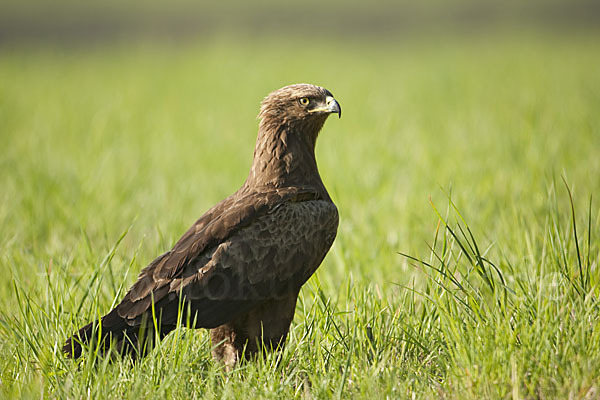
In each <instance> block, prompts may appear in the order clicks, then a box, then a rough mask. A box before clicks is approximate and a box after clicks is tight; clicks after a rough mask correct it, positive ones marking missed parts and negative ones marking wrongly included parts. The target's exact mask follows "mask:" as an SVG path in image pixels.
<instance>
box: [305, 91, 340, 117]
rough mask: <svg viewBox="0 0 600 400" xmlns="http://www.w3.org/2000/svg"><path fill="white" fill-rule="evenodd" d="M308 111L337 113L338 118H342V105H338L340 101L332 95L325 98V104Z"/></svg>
mask: <svg viewBox="0 0 600 400" xmlns="http://www.w3.org/2000/svg"><path fill="white" fill-rule="evenodd" d="M310 112H311V113H312V112H323V113H328V114H333V113H335V114H337V115H338V117H339V118H342V107H340V103H338V102H337V100H336V99H334V98H333V97H332V96H327V97H326V98H325V105H324V106H323V107H317V108H313V109H312V110H310Z"/></svg>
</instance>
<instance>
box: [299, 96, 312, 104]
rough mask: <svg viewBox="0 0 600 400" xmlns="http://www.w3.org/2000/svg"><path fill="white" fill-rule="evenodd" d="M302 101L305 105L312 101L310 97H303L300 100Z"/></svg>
mask: <svg viewBox="0 0 600 400" xmlns="http://www.w3.org/2000/svg"><path fill="white" fill-rule="evenodd" d="M298 101H299V102H300V104H302V105H303V106H307V105H308V103H310V99H309V98H308V97H302V98H301V99H300V100H298Z"/></svg>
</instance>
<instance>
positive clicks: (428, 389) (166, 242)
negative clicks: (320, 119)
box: [0, 33, 600, 398]
mask: <svg viewBox="0 0 600 400" xmlns="http://www.w3.org/2000/svg"><path fill="white" fill-rule="evenodd" d="M599 39H600V37H599V36H598V34H596V33H587V34H585V35H583V34H582V35H573V36H565V37H560V36H558V35H556V36H549V37H541V36H536V35H533V34H528V35H527V34H526V35H523V36H516V35H508V36H502V35H501V36H497V37H488V38H485V39H483V38H480V39H473V38H470V39H469V38H467V37H462V38H461V37H458V38H454V39H447V40H444V41H441V42H440V41H438V42H437V43H434V42H433V41H428V40H425V39H423V40H421V41H400V42H395V41H393V40H391V39H390V40H382V41H380V42H379V43H375V42H367V41H365V42H362V43H361V42H359V43H350V42H345V43H344V42H339V43H338V42H335V43H327V44H314V43H312V42H313V41H312V40H309V39H303V38H302V37H301V35H300V33H299V35H298V37H297V38H295V39H288V40H283V39H279V40H273V39H271V40H262V41H260V42H259V41H253V40H246V41H243V40H237V39H235V38H229V39H227V38H225V39H218V40H214V41H211V42H206V43H204V44H193V43H188V44H186V45H180V46H178V47H173V46H169V45H168V44H167V43H154V44H149V43H146V44H142V45H135V46H126V45H125V44H123V45H110V46H109V45H105V46H97V47H94V48H92V49H83V48H71V49H65V48H36V47H29V48H20V49H12V50H10V49H7V48H5V49H3V50H2V56H1V57H0V76H1V77H2V79H0V137H1V139H2V148H1V151H0V187H1V188H2V190H0V226H2V229H1V230H0V235H1V236H0V273H1V274H2V276H3V277H4V278H3V279H1V280H0V374H1V382H0V394H1V396H2V397H5V398H15V397H25V398H29V397H36V398H39V397H40V396H44V397H52V398H83V397H89V398H190V397H191V398H202V397H209V398H211V397H215V398H244V397H259V398H263V397H268V398H290V397H307V398H310V397H315V398H323V397H330V396H334V397H342V398H350V397H358V398H379V397H383V396H389V397H391V398H409V397H411V396H412V395H413V394H414V395H415V397H417V398H421V397H430V398H438V397H448V398H510V397H512V398H567V397H573V398H584V397H587V398H598V397H599V396H600V386H599V385H598V381H599V379H600V372H599V371H600V336H599V335H600V322H599V309H598V308H599V306H600V304H599V294H600V293H599V292H600V289H599V284H600V276H599V271H598V264H599V261H600V255H599V253H600V239H599V238H600V213H599V207H598V199H597V197H598V193H599V189H600V178H599V177H600V157H599V154H600V153H599V149H600V112H598V110H600V74H598V65H600V52H598V51H597V50H598V46H597V43H598V40H599ZM304 81H306V82H312V83H316V84H321V85H323V86H325V87H327V88H328V89H330V90H331V91H332V92H333V93H334V94H335V95H336V98H337V99H338V100H339V101H340V103H341V105H342V108H343V118H342V119H341V120H337V119H335V120H334V119H331V120H330V121H328V122H327V124H326V126H325V129H324V131H323V132H322V135H321V137H320V138H319V142H318V144H317V146H318V148H317V157H318V162H319V165H320V170H321V174H322V176H323V178H324V181H325V183H326V185H327V187H328V188H329V189H330V192H331V194H332V197H333V198H334V201H335V202H336V203H337V205H338V207H339V210H340V217H341V222H340V229H339V232H338V238H337V239H336V243H335V244H334V247H333V249H332V251H331V252H330V254H329V255H328V256H327V258H326V260H325V261H324V263H323V265H322V266H321V268H320V269H319V271H318V273H317V274H316V276H315V277H314V278H313V279H311V280H310V281H309V283H308V284H307V285H306V286H305V287H304V289H303V290H302V293H301V297H300V300H299V302H298V306H297V311H296V316H295V319H294V323H293V325H292V331H291V335H290V338H289V340H288V345H287V347H286V349H285V351H284V352H283V354H282V355H281V359H280V360H278V359H277V358H276V357H275V356H270V357H267V358H266V359H264V360H259V361H257V362H251V363H244V364H241V365H240V366H239V367H238V368H237V369H236V370H234V371H233V372H231V373H229V374H227V373H225V372H224V371H223V369H222V367H221V366H220V365H219V364H216V363H214V362H213V361H212V360H211V357H210V341H209V338H208V335H207V332H205V331H201V330H198V331H192V330H185V329H181V330H178V331H176V332H175V333H174V334H172V335H170V336H169V337H168V338H167V339H166V340H165V341H164V342H162V344H161V345H160V346H159V347H158V348H157V349H155V350H154V351H153V352H152V353H151V354H150V355H149V356H148V357H147V358H145V359H143V360H142V361H140V362H138V363H132V362H131V361H130V360H127V359H126V360H114V361H113V362H109V360H107V359H104V360H103V359H97V357H96V356H95V354H94V349H93V348H92V349H89V352H88V353H87V354H86V356H85V357H84V358H83V360H82V361H81V362H73V361H71V360H67V359H65V358H64V357H63V356H62V355H61V352H60V347H61V346H62V343H63V341H64V339H65V338H66V337H67V336H68V335H69V334H71V333H72V332H73V331H74V330H75V329H76V328H77V327H79V326H80V325H82V324H83V323H86V322H88V321H89V320H90V319H93V318H94V317H96V316H97V315H99V314H102V313H105V312H106V311H108V310H109V309H110V307H111V306H112V305H114V304H115V302H116V301H118V299H119V298H120V297H121V296H122V295H123V293H124V291H125V290H126V289H127V288H128V287H129V285H130V284H131V283H132V282H133V281H134V279H135V277H136V275H137V273H138V271H139V270H140V269H141V268H143V267H144V266H145V265H146V264H147V263H148V262H149V261H151V260H152V259H153V258H154V257H155V256H156V255H158V254H159V253H161V252H162V251H165V250H167V249H169V248H170V246H171V245H172V244H173V243H174V242H175V241H176V240H177V239H178V237H179V236H180V235H181V234H182V233H183V232H184V230H185V229H186V228H187V227H188V226H189V225H190V224H191V223H192V222H193V221H194V220H195V219H196V218H197V217H198V216H200V215H201V214H202V213H203V212H204V211H205V210H206V209H207V208H208V207H210V206H211V205H212V204H214V203H215V202H217V201H219V200H221V199H222V198H224V197H225V196H227V195H228V194H230V193H231V192H233V191H234V190H236V189H237V187H238V186H239V185H240V184H241V183H242V182H243V180H244V179H245V176H246V174H247V171H248V168H249V166H250V161H251V155H252V150H253V145H254V140H255V135H256V129H257V121H256V119H255V117H256V114H257V112H258V105H259V102H260V100H261V99H262V97H263V96H264V95H266V94H267V93H268V92H269V91H271V90H273V89H276V88H278V87H281V86H283V85H285V84H289V83H295V82H304ZM563 178H564V181H565V182H566V184H565V182H563ZM567 187H568V188H569V189H570V190H571V191H572V194H573V201H572V202H571V200H570V196H569V193H568V190H567ZM593 196H595V197H593ZM430 201H431V203H430ZM432 205H433V207H432ZM571 207H573V210H574V211H573V210H572V208H571ZM400 253H402V254H404V255H402V254H400Z"/></svg>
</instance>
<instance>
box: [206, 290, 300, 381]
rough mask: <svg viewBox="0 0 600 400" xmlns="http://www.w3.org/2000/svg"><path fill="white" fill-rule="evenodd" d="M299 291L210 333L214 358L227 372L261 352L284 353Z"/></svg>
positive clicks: (263, 305)
mask: <svg viewBox="0 0 600 400" xmlns="http://www.w3.org/2000/svg"><path fill="white" fill-rule="evenodd" d="M297 299H298V291H297V290H296V291H293V292H291V293H289V294H288V295H285V296H282V297H279V298H277V299H272V300H267V301H265V302H264V303H262V304H260V305H259V306H257V307H255V308H253V309H252V310H250V311H249V312H247V313H245V314H243V315H241V316H239V317H237V318H236V319H234V320H233V321H231V322H228V323H226V324H223V325H221V326H218V327H216V328H214V329H211V331H210V337H211V340H212V344H213V346H215V347H214V348H213V351H212V354H213V357H214V358H215V359H216V360H218V361H221V362H223V363H224V364H225V366H226V368H227V370H231V369H232V368H233V366H234V365H235V364H236V363H237V362H238V361H239V360H240V359H241V358H242V357H244V358H246V359H249V358H251V357H252V356H254V355H255V354H257V353H258V352H259V351H263V350H265V351H273V350H276V349H279V350H282V349H283V346H284V344H285V339H286V338H287V334H288V331H289V329H290V324H291V323H292V319H293V318H294V311H295V309H296V300H297Z"/></svg>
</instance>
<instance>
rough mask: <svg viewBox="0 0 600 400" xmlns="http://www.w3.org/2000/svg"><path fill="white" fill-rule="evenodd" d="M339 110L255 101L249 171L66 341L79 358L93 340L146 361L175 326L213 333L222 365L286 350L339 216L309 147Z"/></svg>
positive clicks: (318, 92) (314, 102) (298, 91)
mask: <svg viewBox="0 0 600 400" xmlns="http://www.w3.org/2000/svg"><path fill="white" fill-rule="evenodd" d="M333 113H335V114H338V116H339V117H341V107H340V104H339V103H338V102H337V101H336V100H335V99H334V97H333V95H332V94H331V92H330V91H328V90H327V89H325V88H323V87H320V86H315V85H311V84H295V85H290V86H285V87H283V88H281V89H279V90H276V91H274V92H272V93H270V94H269V95H268V96H267V97H265V98H264V100H263V101H262V104H261V108H260V113H259V115H258V118H259V119H260V123H259V129H258V137H257V140H256V146H255V149H254V159H253V162H252V167H251V168H250V173H249V175H248V178H247V179H246V181H245V182H244V184H243V185H242V186H241V187H240V188H239V190H238V191H236V192H235V193H234V194H232V195H231V196H229V197H227V198H226V199H224V200H222V201H221V202H219V203H217V204H216V205H215V206H213V207H212V208H211V209H209V210H208V211H207V212H206V213H205V214H204V215H202V216H201V217H200V219H198V220H197V221H196V222H195V223H194V224H193V225H192V227H191V228H190V229H188V231H187V232H185V234H184V235H183V236H182V237H181V238H180V239H179V241H177V243H176V244H175V246H174V247H173V249H172V250H170V251H167V252H166V253H164V254H162V255H160V256H159V257H157V258H156V259H155V260H154V261H152V262H151V263H150V264H149V265H148V266H147V267H145V268H144V269H143V270H142V271H141V272H140V275H139V277H138V279H137V281H136V282H135V283H134V284H133V286H132V287H131V288H130V289H129V291H128V292H127V294H126V295H125V297H124V298H123V300H122V301H121V302H120V303H119V304H118V305H117V306H116V307H115V308H114V309H113V310H111V311H110V312H109V313H108V314H106V315H105V316H103V317H102V318H100V319H99V320H97V321H94V322H91V323H90V324H88V325H86V326H84V327H83V328H81V329H80V330H79V331H78V332H76V333H75V334H74V335H73V336H72V337H70V338H69V339H67V341H66V343H65V345H64V347H63V351H64V352H65V353H66V355H67V356H68V357H71V358H78V357H80V356H81V355H82V353H83V346H84V345H91V344H93V343H95V344H96V345H97V346H98V349H99V351H100V353H101V354H107V353H108V352H109V351H110V349H111V348H114V349H116V350H117V351H118V352H119V353H120V354H131V355H132V357H137V356H143V355H144V354H146V353H147V351H148V349H151V348H152V345H153V343H154V340H156V339H158V340H160V339H162V338H164V337H165V336H166V335H167V334H168V333H169V332H170V331H172V330H174V329H176V328H177V327H178V326H182V325H183V326H188V327H192V328H206V329H209V330H210V336H211V341H212V344H213V347H212V349H213V350H212V354H213V357H214V358H215V359H216V360H219V361H221V362H223V363H224V364H225V365H226V366H229V367H231V366H233V365H235V363H237V362H238V361H239V360H241V359H242V358H245V359H248V358H250V357H252V356H253V355H254V354H257V353H262V352H264V351H272V350H275V349H281V348H283V346H284V344H285V340H286V337H287V334H288V331H289V327H290V324H291V322H292V319H293V317H294V311H295V307H296V300H297V298H298V294H299V291H300V288H301V287H302V285H303V284H304V283H305V282H306V281H307V280H308V279H309V278H310V277H311V275H312V274H313V273H314V272H315V271H316V270H317V268H318V267H319V265H320V264H321V262H322V261H323V259H324V258H325V255H326V254H327V252H328V251H329V249H330V247H331V245H332V244H333V242H334V239H335V237H336V233H337V228H338V222H339V216H338V211H337V207H336V206H335V204H334V203H333V201H332V199H331V197H330V195H329V193H328V192H327V189H326V188H325V185H324V184H323V181H322V179H321V176H320V175H319V170H318V168H317V162H316V159H315V143H316V140H317V136H318V134H319V132H320V130H321V128H322V127H323V124H324V123H325V120H326V119H327V117H328V116H329V115H331V114H333Z"/></svg>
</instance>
